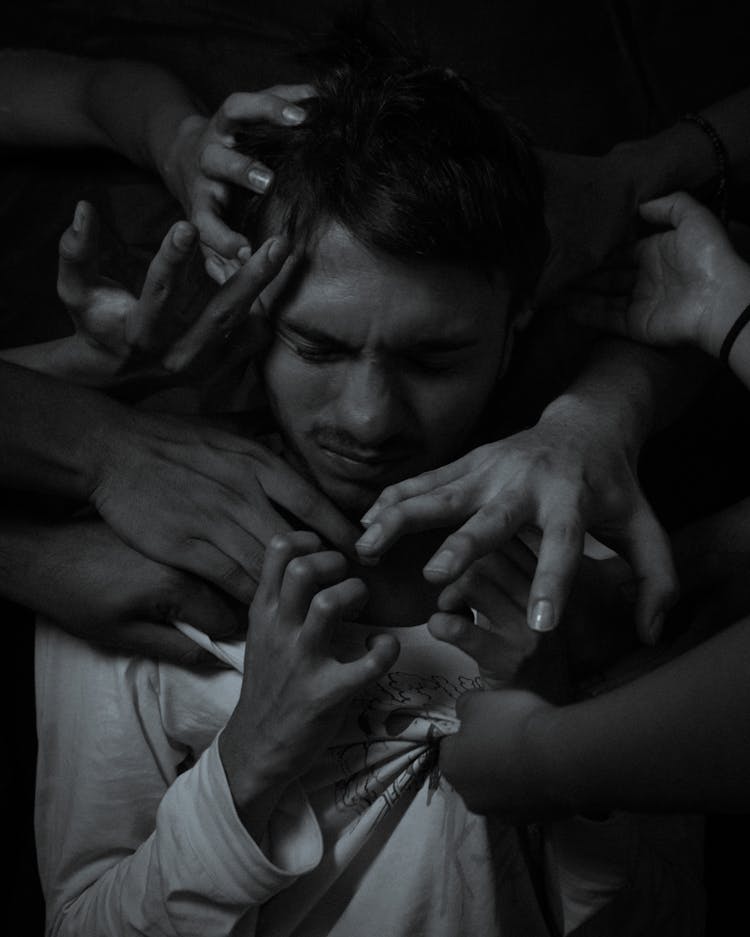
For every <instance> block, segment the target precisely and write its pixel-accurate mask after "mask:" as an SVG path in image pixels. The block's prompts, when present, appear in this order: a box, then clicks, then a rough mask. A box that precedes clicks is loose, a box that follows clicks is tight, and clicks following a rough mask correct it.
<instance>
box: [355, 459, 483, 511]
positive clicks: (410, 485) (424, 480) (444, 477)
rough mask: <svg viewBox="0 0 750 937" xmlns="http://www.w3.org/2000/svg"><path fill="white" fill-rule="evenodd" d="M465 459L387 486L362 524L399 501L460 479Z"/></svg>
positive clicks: (464, 469) (463, 471) (463, 470)
mask: <svg viewBox="0 0 750 937" xmlns="http://www.w3.org/2000/svg"><path fill="white" fill-rule="evenodd" d="M466 463H467V459H466V457H464V458H461V459H457V460H456V461H455V462H451V463H450V464H449V465H444V466H442V467H441V468H437V469H432V470H431V471H429V472H422V474H421V475H415V476H414V477H413V478H405V479H404V480H403V481H401V482H398V483H397V484H395V485H389V486H388V487H387V488H385V489H383V491H382V492H381V494H380V495H379V496H378V498H377V499H376V500H375V503H374V504H373V505H372V507H371V508H370V509H369V510H368V511H367V513H366V514H364V516H363V517H362V519H361V522H362V524H364V525H365V526H368V525H369V524H371V523H372V522H373V521H374V520H375V518H376V517H377V515H378V514H379V513H380V512H381V511H383V510H384V509H385V508H387V507H391V506H393V505H395V504H398V502H400V501H406V500H407V499H409V498H414V497H416V496H417V495H424V494H428V493H429V492H430V491H432V490H433V489H434V488H439V487H441V486H442V485H447V484H448V483H450V482H453V481H455V480H456V479H457V478H460V477H461V476H462V475H463V474H464V473H465V471H466V468H465V467H466Z"/></svg>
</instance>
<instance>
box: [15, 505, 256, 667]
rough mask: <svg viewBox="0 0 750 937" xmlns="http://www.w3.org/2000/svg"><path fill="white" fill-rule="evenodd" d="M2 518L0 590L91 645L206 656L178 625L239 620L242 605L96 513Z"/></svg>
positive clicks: (187, 660) (230, 625) (213, 625)
mask: <svg viewBox="0 0 750 937" xmlns="http://www.w3.org/2000/svg"><path fill="white" fill-rule="evenodd" d="M4 514H5V516H4V517H3V519H2V523H0V592H2V594H3V595H5V596H7V597H8V598H10V599H11V600H13V601H15V602H17V603H19V604H21V605H24V606H26V607H27V608H30V609H32V610H33V611H34V612H36V613H37V614H39V615H43V616H44V617H45V618H48V619H50V620H51V621H54V622H55V624H57V625H59V626H60V627H61V628H64V629H65V630H66V631H69V632H70V633H71V634H76V635H78V636H79V637H83V638H86V639H87V640H89V641H92V642H94V643H96V644H100V645H105V646H107V647H114V648H118V649H122V650H131V651H132V650H134V651H136V652H138V653H140V654H143V655H147V656H151V657H159V658H167V659H169V660H173V661H176V662H178V663H181V664H183V665H192V664H199V663H206V660H205V654H204V653H203V652H202V651H201V650H200V648H198V646H197V645H196V644H195V643H194V642H193V641H190V640H188V639H187V638H186V637H185V636H184V635H182V634H181V633H180V632H179V631H178V630H177V629H176V628H174V627H172V623H173V622H174V621H184V622H190V623H192V624H193V625H195V626H196V627H198V628H201V629H202V630H203V631H205V632H207V633H208V634H210V635H212V636H213V637H216V638H220V637H225V636H227V635H230V634H233V633H235V632H236V631H237V630H238V629H239V628H241V627H242V624H243V620H244V618H245V614H244V608H243V607H242V606H240V605H239V604H238V603H235V602H232V601H231V599H229V597H228V596H227V595H225V594H224V593H222V592H220V591H219V590H217V589H214V588H213V587H212V586H210V585H208V584H207V583H205V582H203V581H202V580H201V579H198V578H197V577H195V576H191V575H190V574H188V573H184V572H182V571H181V570H177V569H173V568H171V567H169V566H165V565H164V564H162V563H155V562H154V561H153V560H150V559H148V558H147V557H145V556H143V555H142V554H141V553H138V552H137V551H136V550H132V549H131V548H130V547H128V546H126V545H125V544H124V543H123V542H122V541H121V540H120V539H119V538H118V537H117V536H116V535H115V534H114V533H113V532H112V531H111V530H110V528H108V527H107V526H106V524H103V523H102V522H101V521H98V520H93V519H90V520H77V521H74V522H68V523H64V524H50V523H44V522H41V521H33V520H30V519H29V518H27V517H17V518H13V517H11V516H9V514H8V512H4Z"/></svg>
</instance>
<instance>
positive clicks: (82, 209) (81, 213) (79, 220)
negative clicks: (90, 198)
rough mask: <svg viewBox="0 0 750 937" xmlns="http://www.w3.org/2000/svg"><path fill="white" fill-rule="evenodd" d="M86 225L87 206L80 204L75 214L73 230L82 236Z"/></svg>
mask: <svg viewBox="0 0 750 937" xmlns="http://www.w3.org/2000/svg"><path fill="white" fill-rule="evenodd" d="M84 224H86V206H85V205H84V204H83V202H79V203H78V204H77V205H76V210H75V211H74V212H73V230H74V231H75V233H76V234H80V232H81V231H82V229H83V226H84Z"/></svg>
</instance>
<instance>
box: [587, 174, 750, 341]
mask: <svg viewBox="0 0 750 937" xmlns="http://www.w3.org/2000/svg"><path fill="white" fill-rule="evenodd" d="M640 213H641V216H642V217H643V219H644V220H645V221H647V222H649V223H650V224H652V225H655V226H658V227H660V228H662V229H665V228H666V229H667V230H662V231H661V232H660V233H658V234H652V235H651V236H649V237H647V238H644V239H643V240H642V241H639V242H638V244H637V245H636V248H635V260H636V261H637V276H636V280H635V285H634V286H633V290H632V294H631V295H630V296H629V297H628V298H623V299H622V300H621V301H620V302H616V301H612V300H611V299H610V301H608V302H607V303H606V304H596V305H592V304H587V303H586V302H582V303H579V304H578V305H577V306H576V307H574V309H573V313H572V314H573V316H574V318H575V319H577V320H578V321H579V322H582V323H584V324H586V325H592V326H595V327H597V328H600V329H604V330H606V331H610V332H614V333H615V334H618V335H623V336H625V337H626V338H631V339H634V340H635V341H639V342H644V343H646V344H649V345H657V346H662V347H670V346H676V345H693V346H696V347H698V348H702V349H703V350H704V351H706V352H708V353H709V354H711V355H713V356H718V353H719V348H720V346H721V342H722V339H723V337H724V335H725V334H726V325H725V324H724V316H723V315H722V314H721V313H722V311H723V310H725V309H726V310H727V311H728V313H729V316H730V322H731V319H732V317H734V316H736V315H738V314H739V312H740V311H741V310H742V309H743V308H744V306H746V305H747V303H748V301H750V267H748V265H747V264H746V263H745V262H744V261H743V260H742V259H741V258H740V257H739V256H738V255H737V253H736V252H735V251H734V249H733V247H732V244H731V242H730V240H729V237H728V235H727V232H726V230H725V229H724V227H723V226H722V225H721V223H720V222H719V220H718V219H717V218H716V217H715V215H713V214H712V212H710V211H709V210H708V209H707V208H705V207H704V206H703V205H701V204H700V203H699V202H697V201H696V200H695V199H694V198H692V196H690V195H687V194H686V193H684V192H675V193H673V194H671V195H667V196H664V197H663V198H659V199H655V200H653V201H651V202H645V203H644V204H643V205H641V208H640Z"/></svg>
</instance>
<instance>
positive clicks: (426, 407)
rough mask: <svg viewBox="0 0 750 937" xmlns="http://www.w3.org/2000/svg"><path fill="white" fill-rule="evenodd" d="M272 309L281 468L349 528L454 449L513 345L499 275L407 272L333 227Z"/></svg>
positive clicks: (271, 357) (270, 364)
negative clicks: (296, 470) (283, 449)
mask: <svg viewBox="0 0 750 937" xmlns="http://www.w3.org/2000/svg"><path fill="white" fill-rule="evenodd" d="M279 306H280V308H279V309H277V310H274V309H273V308H272V317H273V321H274V327H275V330H276V339H275V341H274V343H273V345H272V347H271V349H270V351H269V354H268V357H267V359H266V363H265V368H264V376H265V385H266V389H267V391H268V395H269V398H270V402H271V406H272V408H273V411H274V414H275V417H276V420H277V422H278V425H279V427H280V429H281V432H282V435H283V437H284V439H285V442H286V443H287V445H288V447H289V450H290V452H291V454H292V460H293V461H294V462H296V463H297V464H298V465H300V466H301V467H304V469H305V470H306V471H307V472H308V473H309V474H310V475H311V476H312V478H313V479H314V480H315V481H316V482H317V484H318V485H319V486H320V488H321V489H322V490H323V492H324V493H325V494H326V495H328V497H329V498H330V499H331V500H332V501H334V502H335V503H336V504H337V505H339V506H340V508H341V509H342V510H343V511H344V512H345V513H347V514H348V515H349V516H350V517H352V518H355V517H358V516H359V515H360V514H361V513H362V512H363V511H364V510H366V509H367V508H368V507H369V506H370V505H371V503H372V501H373V500H374V498H375V496H376V494H377V493H378V492H379V491H380V490H381V489H382V488H383V487H385V486H386V485H388V484H390V483H391V482H394V481H397V480H398V479H400V478H403V477H404V476H405V475H407V474H409V475H410V474H413V473H415V472H420V471H424V470H425V469H427V468H430V467H432V466H435V465H439V464H441V463H443V462H445V461H447V460H448V459H450V458H451V456H453V455H454V454H455V453H456V452H457V450H458V448H459V447H460V446H461V444H462V443H463V442H464V441H465V439H466V437H467V435H468V434H469V432H470V431H471V429H472V426H473V423H474V421H475V420H476V419H478V418H479V416H480V414H481V412H482V409H483V407H484V405H485V402H486V399H487V397H488V395H489V393H490V391H491V389H492V387H493V385H494V383H495V381H496V379H497V377H498V376H499V374H500V373H501V371H502V368H503V365H504V362H505V360H506V359H507V354H508V352H509V350H510V346H511V344H512V340H510V339H509V338H508V333H509V328H510V319H509V313H508V294H507V291H506V289H505V287H504V283H503V281H502V279H501V278H499V279H496V280H488V279H486V278H485V277H483V276H482V275H480V274H477V273H473V272H470V271H467V270H459V269H456V268H453V267H450V266H442V265H437V264H434V265H428V264H424V265H420V264H413V263H410V264H408V265H407V264H405V263H402V262H400V261H398V260H394V259H393V258H390V257H385V256H382V255H376V254H373V253H371V252H370V251H368V250H366V249H365V248H364V247H363V246H362V245H360V244H358V243H357V242H356V241H354V240H353V238H352V237H351V236H350V235H349V234H348V233H347V232H346V231H345V230H343V229H342V228H340V227H337V226H332V227H330V228H329V229H328V230H326V231H325V232H324V234H323V235H322V237H321V238H320V240H319V242H318V244H317V247H316V249H315V250H314V252H313V253H312V255H311V256H309V257H308V258H307V264H306V269H305V270H304V271H303V273H302V276H301V277H300V278H299V279H298V280H297V282H296V283H293V284H291V285H290V288H289V291H288V293H287V295H285V296H284V297H283V304H282V303H279ZM472 417H473V419H472Z"/></svg>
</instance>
